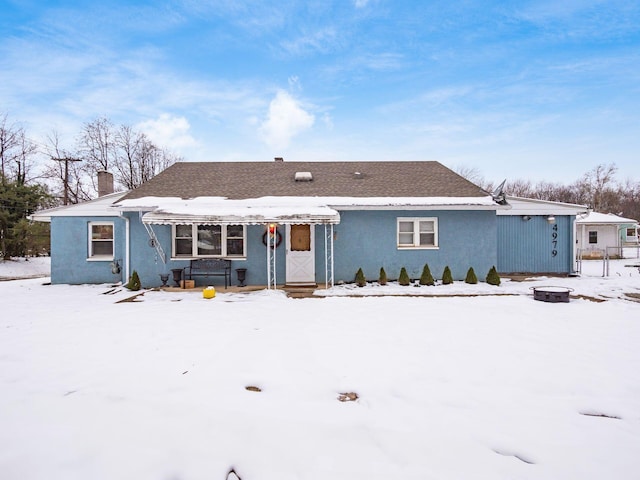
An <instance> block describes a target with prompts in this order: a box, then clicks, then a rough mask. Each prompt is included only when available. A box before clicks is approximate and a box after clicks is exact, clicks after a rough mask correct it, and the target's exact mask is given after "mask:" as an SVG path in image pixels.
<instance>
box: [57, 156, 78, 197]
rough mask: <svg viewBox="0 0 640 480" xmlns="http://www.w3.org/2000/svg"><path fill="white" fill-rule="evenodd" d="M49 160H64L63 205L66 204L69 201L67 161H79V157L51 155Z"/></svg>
mask: <svg viewBox="0 0 640 480" xmlns="http://www.w3.org/2000/svg"><path fill="white" fill-rule="evenodd" d="M51 160H55V161H56V162H64V179H63V183H64V198H63V205H67V204H68V203H69V162H81V161H82V160H80V159H79V158H69V157H64V158H54V157H51Z"/></svg>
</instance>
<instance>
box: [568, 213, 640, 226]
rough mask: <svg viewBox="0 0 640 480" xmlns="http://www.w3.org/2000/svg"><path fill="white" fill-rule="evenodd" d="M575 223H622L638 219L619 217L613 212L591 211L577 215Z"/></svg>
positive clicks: (629, 222) (631, 222)
mask: <svg viewBox="0 0 640 480" xmlns="http://www.w3.org/2000/svg"><path fill="white" fill-rule="evenodd" d="M576 223H579V224H591V225H622V224H636V223H638V221H637V220H633V219H632V218H624V217H619V216H618V215H614V214H613V213H599V212H591V213H589V214H587V215H584V216H580V217H578V219H577V220H576Z"/></svg>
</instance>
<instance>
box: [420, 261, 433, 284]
mask: <svg viewBox="0 0 640 480" xmlns="http://www.w3.org/2000/svg"><path fill="white" fill-rule="evenodd" d="M435 284H436V281H435V280H434V279H433V275H431V270H429V265H428V264H426V263H425V264H424V268H423V269H422V275H421V276H420V285H435Z"/></svg>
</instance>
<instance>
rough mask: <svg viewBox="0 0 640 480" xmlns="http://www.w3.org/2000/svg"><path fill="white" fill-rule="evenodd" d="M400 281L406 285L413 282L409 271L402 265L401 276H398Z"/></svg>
mask: <svg viewBox="0 0 640 480" xmlns="http://www.w3.org/2000/svg"><path fill="white" fill-rule="evenodd" d="M398 283H399V284H400V285H402V286H404V287H406V286H408V285H409V284H410V283H411V279H410V278H409V274H408V273H407V269H406V268H404V267H402V269H401V270H400V276H399V277H398Z"/></svg>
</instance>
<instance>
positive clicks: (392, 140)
mask: <svg viewBox="0 0 640 480" xmlns="http://www.w3.org/2000/svg"><path fill="white" fill-rule="evenodd" d="M0 7H1V10H0V11H1V12H2V14H1V15H0V29H1V32H2V34H1V35H0V112H2V113H6V114H8V115H9V118H10V119H11V120H12V121H15V122H19V123H20V124H21V125H22V126H24V127H25V129H26V130H27V132H28V133H29V134H30V135H31V136H32V137H34V138H36V139H44V137H45V136H46V135H47V134H48V133H50V132H51V131H52V130H56V131H57V132H59V134H60V135H61V137H62V140H63V142H65V143H67V144H72V143H73V138H74V136H75V135H76V134H77V133H78V132H79V130H80V128H81V126H82V124H83V123H85V122H88V121H91V120H93V119H94V118H96V117H98V116H106V117H108V118H110V119H111V120H112V121H113V122H114V123H118V124H119V123H124V124H127V125H132V126H135V127H137V128H139V129H140V130H142V131H144V132H146V133H147V134H149V135H150V136H151V137H152V138H153V139H154V140H156V141H157V142H158V143H161V144H163V145H164V146H167V147H169V148H170V149H172V150H174V151H176V152H177V153H179V154H181V155H183V156H184V157H185V158H186V159H187V160H200V161H204V160H211V161H217V160H224V161H245V160H252V161H255V160H265V161H268V160H271V159H272V158H273V157H274V156H283V157H284V158H285V160H290V161H293V160H334V161H335V160H337V161H339V160H438V161H440V162H442V163H444V164H445V165H447V166H449V167H452V168H458V167H461V166H463V167H466V168H473V169H476V170H478V171H479V172H480V173H481V174H482V175H483V176H484V177H485V178H486V179H487V180H490V181H494V182H499V181H501V180H502V179H505V178H506V179H507V180H509V179H516V178H518V179H526V178H528V179H531V180H532V181H538V180H545V181H554V182H556V181H557V182H566V183H568V182H572V181H573V180H576V179H577V178H579V177H580V176H581V175H582V174H583V173H585V172H587V171H589V170H591V169H592V168H593V167H595V166H596V165H598V164H601V163H605V164H610V163H615V164H616V165H617V166H618V178H619V179H621V180H622V179H625V178H631V179H633V180H634V181H638V180H640V175H638V173H640V172H639V167H637V165H638V159H639V158H638V157H639V156H640V122H639V117H640V2H637V0H629V1H626V0H625V1H622V0H621V1H617V0H609V1H592V0H582V1H575V0H562V1H557V0H552V1H521V2H513V1H495V2H491V1H460V2H458V1H442V2H441V1H424V0H423V1H400V0H342V1H330V0H322V1H314V0H310V1H287V0H282V1H279V2H269V1H257V0H256V1H253V0H251V1H245V0H183V1H174V2H163V1H162V0H159V1H155V0H154V1H126V2H125V1H114V0H103V1H100V2H94V1H91V0H90V1H50V0H48V1H36V0H24V1H7V0H0Z"/></svg>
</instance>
